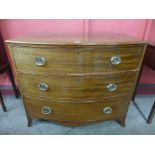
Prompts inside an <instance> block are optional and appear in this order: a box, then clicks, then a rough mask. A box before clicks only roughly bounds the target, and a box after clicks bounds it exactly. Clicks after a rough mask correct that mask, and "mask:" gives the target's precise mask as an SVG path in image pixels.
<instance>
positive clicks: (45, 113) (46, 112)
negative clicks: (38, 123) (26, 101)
mask: <svg viewBox="0 0 155 155" xmlns="http://www.w3.org/2000/svg"><path fill="white" fill-rule="evenodd" d="M41 112H42V113H43V114H44V115H48V114H50V113H52V109H51V108H50V107H48V106H43V107H42V110H41Z"/></svg>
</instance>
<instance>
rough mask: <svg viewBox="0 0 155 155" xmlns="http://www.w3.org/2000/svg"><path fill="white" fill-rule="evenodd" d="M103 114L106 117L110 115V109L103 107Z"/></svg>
mask: <svg viewBox="0 0 155 155" xmlns="http://www.w3.org/2000/svg"><path fill="white" fill-rule="evenodd" d="M102 111H103V113H104V114H106V115H108V114H111V113H112V108H111V107H105V108H103V110H102Z"/></svg>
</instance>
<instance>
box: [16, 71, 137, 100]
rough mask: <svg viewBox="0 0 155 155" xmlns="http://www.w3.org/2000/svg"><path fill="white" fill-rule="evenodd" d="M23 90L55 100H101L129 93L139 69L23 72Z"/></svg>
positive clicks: (21, 83) (21, 81)
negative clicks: (59, 73) (84, 73)
mask: <svg viewBox="0 0 155 155" xmlns="http://www.w3.org/2000/svg"><path fill="white" fill-rule="evenodd" d="M19 79H20V86H21V88H22V92H23V93H24V94H27V95H30V96H36V97H38V98H48V99H52V100H63V101H65V100H76V101H77V100H80V101H91V100H101V99H102V98H105V97H112V96H118V95H120V94H121V95H130V94H131V92H132V90H133V88H134V84H135V79H136V73H132V74H127V73H126V74H119V75H111V74H110V75H108V76H49V77H41V76H39V77H38V76H28V75H27V76H26V75H20V76H19Z"/></svg>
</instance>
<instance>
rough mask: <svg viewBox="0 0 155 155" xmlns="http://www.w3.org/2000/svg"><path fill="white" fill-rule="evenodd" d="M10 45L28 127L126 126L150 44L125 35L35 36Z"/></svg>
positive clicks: (14, 41) (18, 39) (14, 40)
mask: <svg viewBox="0 0 155 155" xmlns="http://www.w3.org/2000/svg"><path fill="white" fill-rule="evenodd" d="M6 42H7V44H8V47H9V49H10V53H11V55H12V59H13V62H14V63H13V64H14V67H15V68H16V71H17V79H18V80H19V87H20V91H21V94H22V99H23V102H24V107H25V111H26V115H27V118H28V126H31V124H32V120H33V119H44V120H50V121H56V122H59V123H61V124H64V125H81V124H88V123H93V122H98V121H104V120H110V119H114V120H116V121H117V122H119V123H120V124H121V125H122V126H124V125H125V117H126V114H127V111H128V107H129V104H130V102H131V100H132V96H133V93H134V90H135V86H136V82H137V79H138V75H139V71H140V68H141V64H142V60H143V56H144V53H145V48H146V43H145V42H142V41H140V40H138V39H136V38H133V37H130V36H127V35H123V34H102V35H97V34H96V35H94V36H93V37H90V38H85V39H83V38H82V36H79V35H65V36H62V35H30V36H26V37H22V38H16V39H10V40H7V41H6Z"/></svg>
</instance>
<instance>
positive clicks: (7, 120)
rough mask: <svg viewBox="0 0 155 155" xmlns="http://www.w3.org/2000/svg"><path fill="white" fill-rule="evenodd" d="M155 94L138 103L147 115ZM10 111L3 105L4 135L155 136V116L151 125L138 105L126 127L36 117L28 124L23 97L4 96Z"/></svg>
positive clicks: (1, 122) (0, 126)
mask: <svg viewBox="0 0 155 155" xmlns="http://www.w3.org/2000/svg"><path fill="white" fill-rule="evenodd" d="M154 100H155V96H139V97H137V98H136V103H137V105H138V107H139V108H140V110H141V111H142V113H143V114H144V117H145V118H147V117H148V114H149V112H150V109H151V107H152V105H153V101H154ZM4 102H5V104H6V106H7V109H8V112H6V113H4V112H3V111H2V109H1V108H0V134H1V135H143V134H144V135H146V134H148V135H154V134H155V118H154V120H153V122H152V124H151V125H149V124H147V123H146V120H145V119H144V118H143V117H142V116H141V114H140V113H139V111H138V110H137V107H136V106H135V105H134V104H131V105H130V108H129V111H128V114H127V118H126V127H125V128H122V127H121V126H120V125H119V124H117V123H116V122H115V121H105V122H101V123H97V124H93V125H87V126H80V127H68V126H62V125H59V124H56V123H53V122H48V121H41V120H36V121H33V126H32V127H27V119H26V115H25V111H24V108H23V103H22V100H21V98H20V99H16V98H15V97H14V96H4Z"/></svg>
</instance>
